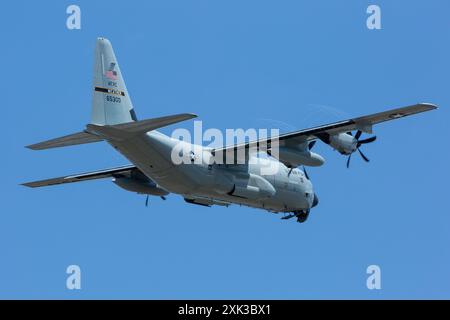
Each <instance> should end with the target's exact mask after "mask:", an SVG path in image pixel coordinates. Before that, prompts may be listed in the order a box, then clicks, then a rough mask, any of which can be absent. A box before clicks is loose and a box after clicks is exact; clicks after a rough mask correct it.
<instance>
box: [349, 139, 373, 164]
mask: <svg viewBox="0 0 450 320" xmlns="http://www.w3.org/2000/svg"><path fill="white" fill-rule="evenodd" d="M347 134H349V135H352V133H351V132H348V133H347ZM361 134H362V131H361V130H358V131H356V134H355V137H354V139H355V140H356V149H355V151H356V150H358V152H359V154H360V155H361V158H363V159H364V161H366V162H369V161H370V160H369V158H367V157H366V155H365V154H364V153H363V152H362V151H361V149H359V147H361V146H362V145H363V144H368V143H372V142H374V141H375V140H376V139H377V136H373V137H370V138H367V139H362V140H359V138H360V137H361ZM355 151H353V152H355ZM353 152H352V153H350V154H349V156H348V159H347V168H349V167H350V159H351V158H352V154H353Z"/></svg>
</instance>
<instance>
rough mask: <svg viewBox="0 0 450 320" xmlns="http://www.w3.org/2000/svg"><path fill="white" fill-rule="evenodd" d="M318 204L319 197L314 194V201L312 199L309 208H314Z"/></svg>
mask: <svg viewBox="0 0 450 320" xmlns="http://www.w3.org/2000/svg"><path fill="white" fill-rule="evenodd" d="M318 204H319V197H318V196H317V194H316V193H315V192H314V199H313V203H312V206H311V208H314V207H315V206H317V205H318Z"/></svg>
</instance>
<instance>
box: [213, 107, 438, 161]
mask: <svg viewBox="0 0 450 320" xmlns="http://www.w3.org/2000/svg"><path fill="white" fill-rule="evenodd" d="M434 109H437V106H435V105H433V104H429V103H419V104H415V105H412V106H408V107H403V108H397V109H391V110H387V111H383V112H379V113H374V114H370V115H366V116H362V117H358V118H353V119H348V120H343V121H339V122H334V123H330V124H326V125H322V126H317V127H313V128H309V129H303V130H299V131H294V132H290V133H285V134H281V135H279V136H278V137H269V138H265V139H260V140H257V141H251V142H247V143H242V144H236V145H232V146H228V147H222V148H216V149H213V150H212V152H213V154H217V153H219V152H222V154H223V155H226V154H227V153H235V154H236V153H237V151H238V150H239V149H242V148H245V149H247V151H248V149H249V148H250V147H253V148H256V147H257V145H258V144H265V145H266V146H267V149H270V145H271V140H274V139H278V143H279V146H295V145H298V144H301V143H304V142H307V141H310V140H315V139H317V138H318V135H320V134H324V133H327V134H330V135H333V134H338V133H342V132H348V131H353V130H361V131H363V132H366V133H372V126H373V125H375V124H378V123H381V122H385V121H390V120H395V119H399V118H403V117H406V116H410V115H413V114H417V113H421V112H425V111H431V110H434ZM245 153H247V152H245ZM237 154H239V153H237ZM245 156H246V157H247V156H248V155H247V154H246V155H245Z"/></svg>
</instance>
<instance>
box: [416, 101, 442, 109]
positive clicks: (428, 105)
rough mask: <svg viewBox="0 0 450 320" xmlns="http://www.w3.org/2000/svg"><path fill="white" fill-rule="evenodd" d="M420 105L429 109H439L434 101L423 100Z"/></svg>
mask: <svg viewBox="0 0 450 320" xmlns="http://www.w3.org/2000/svg"><path fill="white" fill-rule="evenodd" d="M420 105H422V106H425V107H427V108H428V109H429V110H434V109H438V106H437V105H436V104H434V103H429V102H422V103H420Z"/></svg>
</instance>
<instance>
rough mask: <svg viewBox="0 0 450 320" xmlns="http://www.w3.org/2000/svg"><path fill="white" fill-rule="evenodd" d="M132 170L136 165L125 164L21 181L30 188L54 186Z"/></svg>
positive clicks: (101, 177) (111, 175)
mask: <svg viewBox="0 0 450 320" xmlns="http://www.w3.org/2000/svg"><path fill="white" fill-rule="evenodd" d="M132 170H137V169H136V166H134V165H126V166H121V167H116V168H110V169H104V170H98V171H92V172H86V173H80V174H74V175H70V176H64V177H58V178H52V179H46V180H39V181H33V182H27V183H22V185H23V186H26V187H30V188H37V187H45V186H54V185H57V184H63V183H72V182H81V181H87V180H95V179H103V178H108V177H113V176H114V175H120V174H126V173H129V172H130V171H132Z"/></svg>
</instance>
